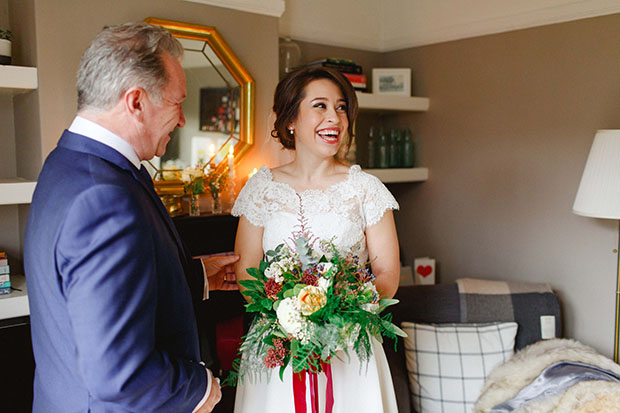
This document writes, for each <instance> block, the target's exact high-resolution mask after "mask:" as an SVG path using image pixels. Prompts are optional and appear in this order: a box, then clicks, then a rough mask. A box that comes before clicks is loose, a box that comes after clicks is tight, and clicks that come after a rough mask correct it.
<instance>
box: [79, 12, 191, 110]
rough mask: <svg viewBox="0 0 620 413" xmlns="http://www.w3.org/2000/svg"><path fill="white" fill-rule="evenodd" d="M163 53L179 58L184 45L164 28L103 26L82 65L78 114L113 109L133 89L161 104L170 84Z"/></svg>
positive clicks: (129, 24) (131, 25) (148, 25)
mask: <svg viewBox="0 0 620 413" xmlns="http://www.w3.org/2000/svg"><path fill="white" fill-rule="evenodd" d="M163 52H167V53H170V55H172V57H174V58H176V59H180V58H181V57H182V56H183V46H182V45H181V43H179V41H178V40H177V39H175V38H174V37H173V36H172V35H171V34H170V32H169V31H167V30H166V29H164V28H162V27H159V26H154V25H151V24H148V23H126V24H122V25H118V26H107V27H104V29H103V30H102V31H101V32H100V33H99V34H98V35H97V36H96V37H95V39H94V40H93V41H92V43H91V44H90V46H89V47H88V49H87V50H86V52H85V53H84V56H82V61H81V62H80V68H79V70H78V78H77V91H78V111H80V110H82V109H87V108H92V109H102V110H108V109H111V108H112V107H113V106H114V105H115V104H116V102H118V100H119V99H120V98H121V96H122V95H123V93H125V91H127V90H128V89H129V88H131V87H133V86H139V87H142V88H144V89H145V90H146V91H147V92H148V93H150V94H151V95H152V97H153V98H154V99H155V100H156V101H160V100H161V96H162V92H163V89H164V88H165V87H166V85H167V83H168V74H167V73H166V70H165V67H164V62H163V59H162V53H163Z"/></svg>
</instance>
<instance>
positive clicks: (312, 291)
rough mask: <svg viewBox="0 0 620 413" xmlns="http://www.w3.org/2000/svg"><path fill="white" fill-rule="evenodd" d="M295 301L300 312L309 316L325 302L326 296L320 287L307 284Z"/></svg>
mask: <svg viewBox="0 0 620 413" xmlns="http://www.w3.org/2000/svg"><path fill="white" fill-rule="evenodd" d="M297 301H298V303H299V309H300V311H301V313H302V314H303V315H305V316H309V315H311V314H312V313H314V312H315V311H318V310H320V309H321V308H323V307H324V306H325V304H327V297H326V296H325V291H323V289H322V288H319V287H315V286H313V285H308V286H306V287H304V288H302V290H301V291H300V292H299V295H298V296H297Z"/></svg>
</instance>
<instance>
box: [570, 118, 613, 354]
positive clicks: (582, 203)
mask: <svg viewBox="0 0 620 413" xmlns="http://www.w3.org/2000/svg"><path fill="white" fill-rule="evenodd" d="M573 212H574V213H575V214H577V215H583V216H586V217H592V218H604V219H620V130H615V129H614V130H611V129H608V130H599V131H597V132H596V136H594V142H593V143H592V148H591V149H590V154H589V155H588V161H587V162H586V166H585V168H584V170H583V175H582V176H581V182H580V183H579V189H578V190H577V196H576V197H575V203H574V204H573ZM618 242H619V247H618V256H619V260H620V235H619V236H618ZM616 275H617V279H616V324H615V328H614V361H615V362H616V363H617V362H618V344H619V340H618V333H619V331H618V330H619V327H620V325H619V324H618V323H619V321H620V320H619V318H618V317H619V315H620V301H619V299H620V261H619V262H618V267H617V274H616Z"/></svg>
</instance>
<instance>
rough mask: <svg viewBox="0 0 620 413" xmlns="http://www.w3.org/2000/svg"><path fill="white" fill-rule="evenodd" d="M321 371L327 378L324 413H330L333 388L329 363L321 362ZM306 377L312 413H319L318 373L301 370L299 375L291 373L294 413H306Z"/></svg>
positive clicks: (332, 402)
mask: <svg viewBox="0 0 620 413" xmlns="http://www.w3.org/2000/svg"><path fill="white" fill-rule="evenodd" d="M321 370H323V371H324V372H325V376H326V377H327V388H326V389H325V413H332V409H333V407H334V387H333V379H332V368H331V365H330V364H329V363H325V362H324V361H321ZM306 376H308V382H309V383H308V386H309V388H310V389H309V390H310V404H311V407H312V413H319V391H318V390H319V380H318V379H319V377H318V373H316V372H313V371H309V370H307V369H306V370H302V371H301V372H299V373H295V372H293V397H294V400H295V413H307V410H306V408H307V407H306Z"/></svg>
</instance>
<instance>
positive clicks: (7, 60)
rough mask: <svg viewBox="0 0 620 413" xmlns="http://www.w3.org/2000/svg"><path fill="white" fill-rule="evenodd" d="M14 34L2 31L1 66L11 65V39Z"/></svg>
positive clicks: (0, 39) (0, 35) (0, 32)
mask: <svg viewBox="0 0 620 413" xmlns="http://www.w3.org/2000/svg"><path fill="white" fill-rule="evenodd" d="M12 38H13V33H11V31H10V30H4V29H0V65H10V64H11V39H12Z"/></svg>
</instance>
